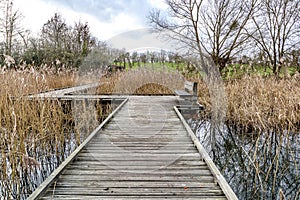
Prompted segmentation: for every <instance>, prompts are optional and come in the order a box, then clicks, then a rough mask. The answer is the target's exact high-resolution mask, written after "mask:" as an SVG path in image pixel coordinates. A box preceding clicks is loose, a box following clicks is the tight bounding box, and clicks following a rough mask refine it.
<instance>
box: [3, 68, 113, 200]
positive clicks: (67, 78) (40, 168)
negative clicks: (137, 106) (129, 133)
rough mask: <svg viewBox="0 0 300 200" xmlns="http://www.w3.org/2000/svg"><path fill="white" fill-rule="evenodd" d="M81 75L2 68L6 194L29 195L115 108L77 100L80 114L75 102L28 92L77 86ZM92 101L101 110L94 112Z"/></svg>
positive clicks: (4, 190) (13, 197)
mask: <svg viewBox="0 0 300 200" xmlns="http://www.w3.org/2000/svg"><path fill="white" fill-rule="evenodd" d="M75 80H76V76H75V75H74V74H73V73H67V72H60V73H51V72H47V73H46V72H43V71H36V70H27V71H6V72H4V73H1V74H0V197H1V198H0V199H24V198H26V197H28V195H29V194H30V193H31V192H32V191H33V190H34V189H35V188H36V187H37V186H38V185H39V184H40V183H41V182H42V181H43V180H44V179H45V178H46V177H47V176H48V175H49V174H50V173H51V172H52V171H53V170H54V169H55V168H56V167H57V166H58V165H59V164H60V163H61V162H62V161H63V160H64V159H65V158H66V157H67V156H68V155H69V154H70V153H71V152H72V151H73V150H74V149H75V148H76V146H78V145H79V144H80V142H82V141H83V139H84V138H85V137H86V136H87V135H88V134H89V133H90V132H91V131H92V130H93V129H94V128H95V126H96V125H97V123H96V122H98V120H101V118H103V117H105V114H106V113H107V112H110V106H109V105H106V106H104V107H103V106H101V104H97V105H95V102H93V103H90V104H89V105H86V102H84V101H82V102H80V101H78V102H76V106H77V107H81V108H82V109H81V110H80V115H76V114H74V112H72V109H73V108H72V104H71V102H68V101H65V102H62V101H56V100H40V99H32V100H28V99H27V98H26V96H27V95H28V94H33V93H38V92H41V91H47V90H52V89H57V88H61V87H69V86H72V85H74V84H75ZM89 107H93V108H94V109H96V110H97V111H96V112H97V113H96V114H95V115H94V116H91V115H90V109H89ZM92 117H95V118H96V119H93V120H92V119H91V118H92ZM74 118H76V119H74ZM79 121H80V123H76V122H79ZM91 121H92V122H93V124H92V123H91ZM75 123H76V124H75Z"/></svg>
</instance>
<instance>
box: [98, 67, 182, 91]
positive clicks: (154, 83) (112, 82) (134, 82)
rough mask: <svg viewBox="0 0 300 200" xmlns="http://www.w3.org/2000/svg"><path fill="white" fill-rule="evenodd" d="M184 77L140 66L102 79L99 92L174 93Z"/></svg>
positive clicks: (175, 73) (180, 86) (180, 85)
mask: <svg viewBox="0 0 300 200" xmlns="http://www.w3.org/2000/svg"><path fill="white" fill-rule="evenodd" d="M183 83H184V78H183V76H181V75H180V74H178V73H177V72H171V71H165V70H155V69H151V68H140V69H135V70H129V71H126V72H119V73H116V74H112V75H111V76H108V77H103V78H101V79H100V86H99V88H98V90H97V93H98V94H131V95H173V94H174V90H175V89H178V88H182V87H183Z"/></svg>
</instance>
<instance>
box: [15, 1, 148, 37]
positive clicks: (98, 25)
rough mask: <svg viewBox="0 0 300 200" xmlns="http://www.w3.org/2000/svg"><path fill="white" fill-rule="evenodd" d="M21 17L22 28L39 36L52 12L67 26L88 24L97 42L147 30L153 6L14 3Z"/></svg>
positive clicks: (38, 2) (112, 2)
mask: <svg viewBox="0 0 300 200" xmlns="http://www.w3.org/2000/svg"><path fill="white" fill-rule="evenodd" d="M15 6H16V7H17V8H18V9H19V10H20V11H21V13H22V14H23V16H24V20H23V24H24V26H25V28H28V29H31V30H32V32H33V33H38V32H39V31H40V30H41V28H42V26H43V24H44V23H46V22H47V20H49V19H50V18H51V17H52V16H53V15H54V13H55V12H58V13H60V14H61V15H62V17H63V18H65V19H66V22H67V23H68V24H74V22H75V21H78V20H81V21H83V22H86V21H87V22H88V23H89V26H90V28H91V32H92V34H93V35H94V36H95V37H97V38H98V39H100V40H106V39H109V38H111V37H113V36H115V35H117V34H120V33H122V32H126V31H129V30H134V29H138V28H143V27H147V26H148V24H147V20H146V16H147V15H148V13H149V11H150V10H151V6H152V4H150V3H149V2H148V0H144V1H140V0H126V1H125V0H26V1H24V0H15Z"/></svg>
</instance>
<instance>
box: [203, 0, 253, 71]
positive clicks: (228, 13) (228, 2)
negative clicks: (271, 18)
mask: <svg viewBox="0 0 300 200" xmlns="http://www.w3.org/2000/svg"><path fill="white" fill-rule="evenodd" d="M256 5H257V0H245V1H240V0H213V1H211V2H210V4H206V5H204V6H203V7H202V9H201V13H200V18H201V25H202V27H200V30H201V33H202V34H201V35H202V38H203V39H202V42H201V45H202V48H203V49H205V52H207V53H208V54H209V55H210V56H211V57H212V59H213V61H214V63H215V64H216V65H218V66H219V69H220V71H221V70H222V69H224V68H225V66H226V63H227V62H228V61H230V59H231V58H232V57H233V56H235V55H236V54H238V53H240V52H241V51H242V50H243V48H244V47H245V45H246V42H248V41H249V40H248V39H249V35H248V34H246V31H245V29H246V28H247V25H248V24H249V23H248V22H249V20H250V19H251V17H252V15H253V14H254V13H255V11H256V8H257V7H256Z"/></svg>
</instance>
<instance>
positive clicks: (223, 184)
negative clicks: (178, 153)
mask: <svg viewBox="0 0 300 200" xmlns="http://www.w3.org/2000/svg"><path fill="white" fill-rule="evenodd" d="M174 110H175V112H176V114H177V115H178V117H179V118H180V120H181V122H182V123H183V125H184V127H185V129H186V130H187V132H188V134H189V135H190V137H191V139H192V140H193V142H194V145H195V146H196V147H197V149H198V151H199V153H200V154H201V155H202V158H203V159H204V161H205V162H206V164H207V165H208V168H209V169H210V170H211V172H212V174H213V175H214V177H215V179H216V180H217V182H218V184H219V185H220V187H221V188H222V190H223V192H224V194H225V196H226V197H227V198H228V199H229V200H238V198H237V196H236V194H235V193H234V192H233V190H232V189H231V187H230V186H229V184H228V183H227V181H226V180H225V178H224V177H223V175H222V174H221V172H220V171H219V170H218V168H217V167H216V165H215V164H214V162H213V160H212V159H211V158H210V156H209V155H208V153H207V152H206V150H205V149H204V147H203V146H202V145H201V143H200V142H199V140H198V138H197V137H196V136H195V134H194V132H193V131H192V129H191V128H190V126H189V125H188V124H187V122H186V121H185V119H184V118H183V116H182V115H181V113H180V112H179V110H178V108H177V107H176V106H174Z"/></svg>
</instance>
